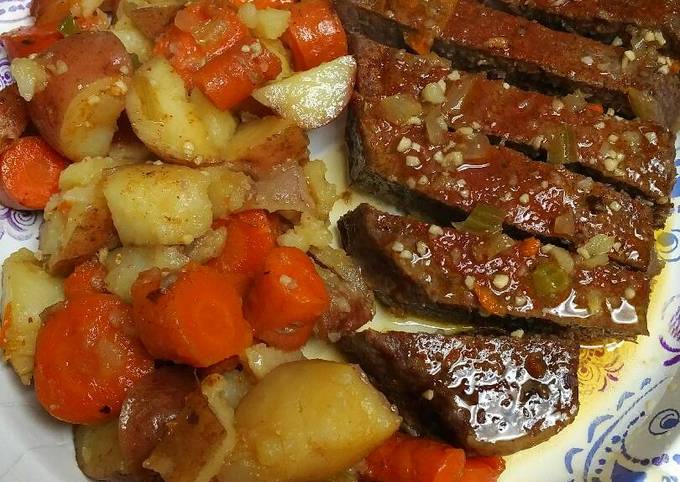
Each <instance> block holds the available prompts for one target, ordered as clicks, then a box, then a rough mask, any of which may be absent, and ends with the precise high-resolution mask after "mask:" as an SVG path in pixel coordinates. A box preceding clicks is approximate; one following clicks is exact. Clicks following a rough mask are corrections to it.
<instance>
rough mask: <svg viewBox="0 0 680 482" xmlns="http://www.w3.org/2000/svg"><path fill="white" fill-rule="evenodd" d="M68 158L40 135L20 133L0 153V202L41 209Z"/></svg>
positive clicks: (56, 189) (22, 207) (14, 206)
mask: <svg viewBox="0 0 680 482" xmlns="http://www.w3.org/2000/svg"><path fill="white" fill-rule="evenodd" d="M66 166H68V161H67V160H66V159H65V158H64V157H62V156H61V155H59V154H58V153H57V152H56V151H55V150H54V149H52V148H51V147H50V146H49V145H48V144H47V143H46V142H45V141H43V140H42V139H41V138H40V137H22V138H21V139H17V140H15V141H13V142H12V143H11V144H10V145H9V146H8V147H7V149H5V150H4V151H3V152H2V154H0V202H2V203H3V204H4V205H5V206H9V207H12V208H15V209H44V208H45V204H47V201H48V200H49V198H50V196H52V194H54V193H56V192H57V191H58V190H59V175H60V174H61V171H63V170H64V169H65V168H66Z"/></svg>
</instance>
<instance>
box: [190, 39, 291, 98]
mask: <svg viewBox="0 0 680 482" xmlns="http://www.w3.org/2000/svg"><path fill="white" fill-rule="evenodd" d="M244 45H248V44H244ZM256 45H258V46H259V47H258V48H259V50H258V51H255V50H253V49H251V48H250V47H249V49H248V51H244V50H243V49H242V48H241V46H239V45H237V46H236V47H233V48H232V49H231V50H229V51H227V52H225V53H224V54H222V55H220V56H219V57H216V58H214V59H213V60H212V61H210V62H208V63H207V64H206V65H205V66H204V67H203V68H201V69H200V70H199V71H197V72H196V73H195V74H194V75H193V81H194V83H195V85H196V86H197V87H198V88H199V89H201V92H203V93H204V94H205V95H206V97H208V98H209V99H210V100H211V101H212V103H213V104H215V105H216V106H217V107H218V108H220V109H222V110H226V109H230V108H232V107H235V106H237V105H238V104H239V103H241V102H242V101H244V100H245V99H247V98H248V97H249V96H250V94H252V92H253V91H254V90H255V89H256V88H257V87H258V86H260V85H262V84H264V83H265V82H266V81H268V80H272V79H275V78H276V76H277V75H279V73H281V68H282V67H281V61H280V60H279V58H278V57H277V56H276V55H274V54H273V53H272V52H270V51H269V50H268V49H267V48H265V47H264V46H262V45H261V44H260V43H259V42H258V43H256Z"/></svg>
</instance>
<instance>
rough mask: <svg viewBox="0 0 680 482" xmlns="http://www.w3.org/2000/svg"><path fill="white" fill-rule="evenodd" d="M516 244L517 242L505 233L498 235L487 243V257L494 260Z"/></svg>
mask: <svg viewBox="0 0 680 482" xmlns="http://www.w3.org/2000/svg"><path fill="white" fill-rule="evenodd" d="M514 244H515V240H514V239H512V238H511V237H510V236H508V235H507V234H504V233H498V234H496V235H495V236H493V237H492V238H491V239H489V241H488V242H486V243H485V247H486V255H487V257H488V258H493V257H494V256H496V255H497V254H499V253H502V252H503V251H505V250H506V249H508V248H510V247H511V246H513V245H514Z"/></svg>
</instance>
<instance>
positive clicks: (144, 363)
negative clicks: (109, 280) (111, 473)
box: [35, 294, 154, 424]
mask: <svg viewBox="0 0 680 482" xmlns="http://www.w3.org/2000/svg"><path fill="white" fill-rule="evenodd" d="M131 332H132V322H131V318H130V308H129V306H128V305H127V304H125V303H124V302H123V301H122V300H121V299H120V298H118V297H117V296H115V295H109V294H88V295H82V296H78V297H77V298H74V299H70V300H67V301H65V302H64V303H63V305H62V307H61V308H58V309H55V310H53V311H51V312H50V314H49V315H48V316H47V319H46V321H45V325H44V326H43V327H42V328H41V329H40V332H39V333H38V340H37V343H36V351H35V392H36V395H37V397H38V401H39V402H40V404H41V405H42V406H43V407H44V408H45V410H47V412H49V413H50V415H52V416H53V417H56V418H58V419H59V420H63V421H65V422H70V423H78V424H89V423H96V422H100V421H103V420H107V419H109V418H113V417H115V416H116V415H117V414H118V412H119V411H120V407H121V405H122V403H123V400H124V399H125V393H126V392H127V390H128V389H129V388H130V387H131V386H132V385H133V384H134V383H135V382H136V381H137V380H139V379H140V378H142V377H143V376H144V375H146V374H147V373H150V372H151V371H152V370H153V369H154V361H153V359H152V358H151V357H150V356H149V354H148V353H147V352H146V350H144V347H143V346H142V345H141V343H140V342H139V340H138V339H137V338H136V337H134V336H133V335H131V334H130V333H131Z"/></svg>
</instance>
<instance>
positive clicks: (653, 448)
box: [0, 0, 680, 482]
mask: <svg viewBox="0 0 680 482" xmlns="http://www.w3.org/2000/svg"><path fill="white" fill-rule="evenodd" d="M29 3H30V0H0V31H6V30H9V29H10V28H14V27H15V26H18V25H24V24H26V23H28V19H27V16H28V5H29ZM10 82H11V76H10V75H9V65H8V62H7V59H6V57H5V56H4V52H0V88H2V87H4V86H5V85H8V83H10ZM343 125H344V120H343V119H340V120H338V121H336V122H335V123H333V124H332V125H330V126H327V127H325V128H322V129H319V130H317V131H315V132H312V133H311V135H310V137H311V152H312V158H315V157H316V158H321V159H323V160H325V161H326V162H327V164H328V165H329V168H330V169H329V178H330V180H331V181H333V182H335V183H336V184H338V185H339V186H340V188H341V189H343V190H344V189H346V188H347V179H346V170H345V161H344V155H343V153H344V142H343ZM676 164H677V163H676ZM673 196H674V199H673V200H674V203H675V205H676V207H675V208H674V209H675V212H676V213H675V214H674V216H673V217H672V218H671V220H669V222H668V224H667V227H666V229H665V230H664V231H661V232H659V233H658V236H657V248H658V251H659V253H660V255H661V257H662V258H663V259H664V260H665V261H666V267H665V268H664V271H663V272H662V274H661V275H660V276H659V277H658V279H657V282H656V285H655V287H654V291H653V294H652V302H651V304H650V308H649V314H648V323H649V331H650V336H649V337H641V338H640V339H639V340H638V343H637V344H635V343H624V344H621V345H620V346H618V347H615V348H613V349H603V348H599V349H593V350H583V351H582V354H581V367H580V370H579V387H580V391H581V397H580V398H581V409H580V412H579V414H578V416H577V418H576V421H575V422H574V423H573V424H571V425H570V426H569V427H567V428H566V429H565V430H563V431H562V432H561V433H559V434H558V435H556V436H555V437H553V438H552V439H550V440H549V441H548V442H546V443H544V444H542V445H540V446H538V447H535V448H533V449H530V450H526V451H524V452H520V453H519V454H516V455H513V456H512V457H508V458H507V459H506V460H507V465H508V468H507V471H506V472H505V473H504V475H503V476H502V478H501V481H502V482H507V481H513V482H515V481H516V482H532V481H536V482H553V481H555V482H562V481H595V482H596V481H602V482H605V481H612V482H643V481H644V482H657V481H658V482H678V481H680V374H679V369H680V215H679V214H678V213H677V212H678V207H677V205H678V204H680V197H679V196H680V185H679V186H676V189H675V190H674V193H673ZM361 199H362V196H360V195H357V194H353V195H352V196H349V197H348V198H343V200H341V201H338V203H336V206H335V209H334V211H333V213H332V217H333V219H334V220H335V219H337V217H338V216H339V215H340V214H341V213H342V212H344V211H346V210H347V209H349V208H351V207H353V206H354V205H356V204H357V203H358V202H359V201H360V200H361ZM39 222H40V219H39V218H38V217H37V216H35V215H33V214H26V213H21V212H17V211H12V210H9V209H7V208H2V206H0V262H1V261H2V260H4V259H5V258H6V257H7V256H8V255H9V254H10V253H12V252H13V251H15V250H17V249H18V248H19V247H28V248H30V249H34V248H35V247H36V246H37V231H38V227H39ZM392 321H393V320H392V319H391V318H390V317H389V316H387V315H385V314H384V313H380V314H379V316H378V322H380V323H389V322H392ZM400 326H401V328H402V329H407V328H408V327H409V320H404V321H402V323H401V324H400ZM0 427H2V430H0V482H79V481H86V480H88V479H87V478H85V477H84V476H83V475H82V474H81V473H80V471H79V470H78V468H77V466H76V463H75V458H74V452H73V443H72V440H71V427H70V426H67V425H64V424H60V423H58V422H56V421H54V420H52V419H50V417H48V416H47V415H46V414H45V413H44V412H43V411H42V410H41V409H40V407H39V406H38V404H37V403H36V401H35V398H34V395H33V390H32V389H31V388H26V387H23V386H22V385H21V384H20V383H19V381H18V379H17V377H16V376H15V375H14V373H13V372H12V371H11V369H10V368H9V367H3V368H0Z"/></svg>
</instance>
